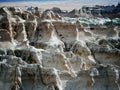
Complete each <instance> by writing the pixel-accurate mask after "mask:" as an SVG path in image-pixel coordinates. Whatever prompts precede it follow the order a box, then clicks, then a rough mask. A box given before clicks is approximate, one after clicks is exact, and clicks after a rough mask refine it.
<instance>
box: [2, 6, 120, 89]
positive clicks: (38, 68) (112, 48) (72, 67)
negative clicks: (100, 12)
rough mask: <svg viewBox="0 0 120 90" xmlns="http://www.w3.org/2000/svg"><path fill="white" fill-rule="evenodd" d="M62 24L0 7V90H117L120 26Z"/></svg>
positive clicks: (44, 14)
mask: <svg viewBox="0 0 120 90" xmlns="http://www.w3.org/2000/svg"><path fill="white" fill-rule="evenodd" d="M57 10H58V9H57ZM67 19H68V20H66V18H64V17H61V16H60V15H59V14H56V13H54V12H53V11H51V10H46V11H38V10H37V8H36V9H35V10H34V12H33V11H27V10H22V9H20V8H15V7H1V8H0V90H31V89H32V90H93V89H94V90H98V89H99V90H120V87H119V84H120V82H119V81H120V79H119V73H120V72H119V71H120V61H119V60H120V27H119V26H115V25H112V26H111V24H110V25H109V24H108V25H105V27H106V28H103V27H101V24H97V25H96V26H95V27H94V29H92V26H91V25H92V24H91V25H90V24H89V25H90V26H91V27H90V28H91V29H90V28H87V26H86V23H85V22H84V23H82V22H81V20H80V19H76V20H73V19H72V20H73V22H72V21H71V18H67ZM98 22H99V20H98Z"/></svg>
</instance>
